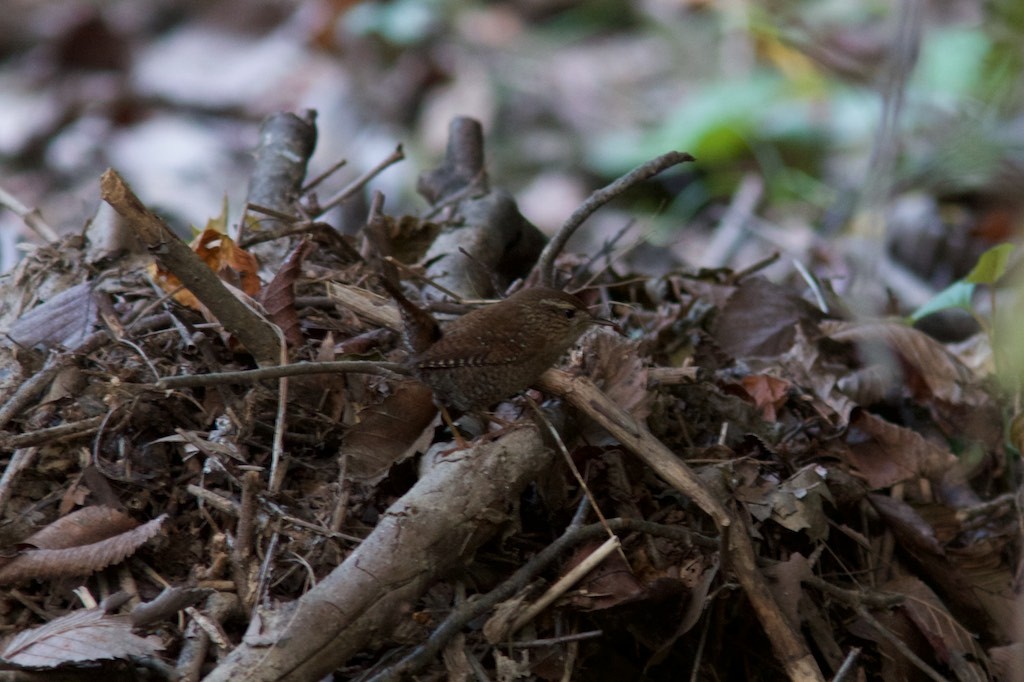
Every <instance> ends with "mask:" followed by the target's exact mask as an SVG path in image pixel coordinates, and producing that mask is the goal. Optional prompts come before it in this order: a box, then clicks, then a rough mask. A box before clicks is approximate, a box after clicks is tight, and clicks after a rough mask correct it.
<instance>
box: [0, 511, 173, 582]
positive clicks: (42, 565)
mask: <svg viewBox="0 0 1024 682" xmlns="http://www.w3.org/2000/svg"><path fill="white" fill-rule="evenodd" d="M72 517H74V518H72ZM166 518H167V515H166V514H162V515H160V516H159V517H157V518H156V519H153V520H152V521H150V522H148V523H146V524H143V525H141V526H138V527H136V526H137V525H138V524H137V523H136V522H135V521H134V520H132V519H131V518H130V517H128V516H127V515H126V514H123V513H121V512H118V511H116V510H112V509H109V508H104V507H87V508H86V509H84V510H81V511H80V512H75V513H74V514H69V515H68V516H65V517H64V518H63V519H60V520H58V521H57V522H55V523H53V524H51V525H50V526H48V527H47V528H44V529H43V530H42V531H40V532H39V533H36V534H35V535H33V536H32V537H30V538H28V540H26V541H25V544H28V545H32V546H34V547H37V548H38V549H24V550H22V551H21V552H20V553H19V554H18V555H17V556H16V557H15V558H14V559H13V560H11V561H10V562H9V563H7V564H6V565H4V566H3V567H2V568H0V584H10V583H16V582H22V581H26V580H33V579H35V580H48V579H52V578H59V577H64V576H77V575H86V574H89V573H93V572H95V571H98V570H101V569H103V568H106V567H107V566H109V565H111V564H114V563H117V562H119V561H122V560H123V559H124V558H125V557H127V556H129V555H131V554H133V553H134V552H135V551H136V550H137V549H138V548H139V547H141V546H142V545H143V544H145V543H146V542H147V541H149V540H150V539H151V538H153V537H154V536H155V535H156V534H157V533H159V532H160V526H161V525H162V524H163V522H164V521H165V520H166Z"/></svg>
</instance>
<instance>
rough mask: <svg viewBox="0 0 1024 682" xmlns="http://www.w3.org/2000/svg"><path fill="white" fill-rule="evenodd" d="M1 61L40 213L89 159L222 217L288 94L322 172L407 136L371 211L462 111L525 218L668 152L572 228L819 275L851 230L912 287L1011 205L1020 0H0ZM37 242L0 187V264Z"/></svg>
mask: <svg viewBox="0 0 1024 682" xmlns="http://www.w3.org/2000/svg"><path fill="white" fill-rule="evenodd" d="M0 59H2V62H0V160H2V163H0V188H2V189H3V190H5V191H6V192H7V193H8V194H10V195H11V196H13V197H15V198H17V199H18V200H19V201H20V202H21V203H23V204H24V205H26V206H27V207H34V208H38V209H39V210H40V211H41V213H42V215H43V216H44V218H45V219H46V220H47V222H48V223H49V224H51V225H53V226H54V227H55V229H57V231H59V232H61V233H70V232H78V231H81V230H82V228H83V226H84V225H85V223H86V221H87V220H88V219H89V218H90V217H91V216H92V215H93V214H94V213H95V211H96V209H97V206H98V203H99V200H98V178H99V175H100V173H101V172H102V171H103V170H104V169H105V168H106V167H108V166H112V167H114V168H116V169H117V170H118V171H119V172H121V173H122V174H123V175H124V176H125V178H126V179H127V180H128V181H129V182H130V183H131V184H132V185H133V187H134V188H135V190H136V191H137V192H138V194H139V195H140V196H141V198H142V199H143V200H144V201H146V202H147V203H148V204H149V205H150V206H152V207H154V208H156V209H157V210H158V211H159V212H161V214H162V215H164V216H165V217H166V218H167V219H168V220H169V221H170V222H172V223H173V224H174V225H175V226H176V227H178V228H180V229H182V230H187V228H188V226H189V225H203V224H205V222H206V220H207V219H208V218H210V217H212V216H215V215H217V214H218V213H220V210H221V205H222V202H223V200H224V198H225V197H226V198H227V200H228V202H229V206H230V211H231V215H232V216H233V218H234V219H235V220H237V217H238V215H239V214H240V213H241V209H242V206H241V204H242V201H243V200H244V196H245V190H246V182H247V174H248V172H249V169H250V168H251V163H252V155H251V152H252V150H253V148H254V147H255V145H256V143H257V132H258V128H259V122H260V120H261V119H262V118H263V117H264V116H265V115H267V114H269V113H271V112H275V111H278V110H302V109H315V110H316V111H317V112H318V119H317V120H318V125H319V134H320V137H319V143H318V147H317V151H316V154H315V156H314V160H313V164H312V167H311V169H310V172H311V175H315V174H316V173H318V172H320V171H322V170H324V169H326V168H328V167H330V166H331V165H332V164H334V163H336V162H337V161H339V160H341V159H346V160H347V161H348V163H347V165H346V166H345V167H344V168H343V169H342V170H341V171H340V173H339V174H338V177H337V184H339V185H340V184H342V183H344V182H346V181H347V180H349V179H351V178H352V177H355V176H356V175H358V174H359V173H360V172H362V171H364V170H366V169H368V168H369V167H371V166H373V165H374V164H376V163H377V162H378V161H380V160H381V159H382V158H384V157H385V156H386V155H387V154H388V153H389V152H390V151H391V150H392V149H393V148H394V147H395V145H396V144H398V143H401V144H403V145H404V147H405V150H406V152H407V155H408V160H407V161H406V162H405V163H402V164H399V165H397V166H395V167H392V168H390V169H388V170H387V171H386V172H385V173H384V174H383V175H381V176H380V177H379V178H378V179H377V180H375V182H374V183H373V187H374V188H379V189H382V190H383V191H384V192H385V194H386V195H387V197H388V206H387V208H388V212H390V213H395V214H398V213H416V212H420V211H423V210H424V209H425V207H426V204H425V202H423V201H422V200H421V199H420V198H419V197H417V196H416V195H415V193H414V189H413V188H414V187H415V178H416V175H417V174H418V173H419V172H420V171H421V170H423V169H426V168H429V167H432V166H433V165H435V164H436V163H437V162H438V161H439V159H440V157H441V155H442V154H443V149H444V143H445V138H446V130H447V126H448V123H449V121H450V120H451V118H452V117H453V116H456V115H468V116H472V117H475V118H477V119H479V120H480V121H481V122H482V123H483V125H484V128H485V130H486V134H487V145H488V146H487V151H488V158H489V170H490V173H491V176H492V180H493V182H494V184H497V185H503V186H505V187H507V188H508V189H509V190H511V191H512V192H513V193H514V194H515V195H516V197H517V198H518V199H519V200H520V203H521V209H522V211H523V213H524V214H525V215H526V216H527V217H529V218H530V219H531V220H533V221H534V222H535V223H537V224H538V225H539V226H541V227H542V228H543V229H545V230H546V231H548V232H551V231H553V230H555V229H557V227H558V226H559V225H560V224H561V223H562V222H563V221H564V220H565V219H566V218H567V217H568V216H569V214H570V213H571V212H572V210H573V209H574V208H575V207H576V206H577V205H578V204H579V203H580V202H581V201H582V200H583V199H584V198H585V197H586V196H587V195H588V194H589V193H590V192H591V191H592V190H594V189H596V188H598V187H600V186H602V185H604V184H607V183H608V182H610V181H611V180H613V179H614V178H615V177H617V176H618V175H620V174H622V173H624V172H625V171H627V170H629V169H630V168H632V167H633V166H635V165H637V164H639V163H641V162H643V161H645V160H647V159H649V158H651V157H653V156H655V155H657V154H660V153H662V152H665V151H667V150H669V149H677V150H682V151H688V152H691V153H692V154H693V155H694V156H696V157H697V159H698V162H697V163H696V164H690V165H689V166H688V167H685V168H683V169H681V170H676V171H673V172H672V173H669V174H666V176H665V177H663V178H659V179H658V180H657V181H656V182H652V183H648V185H647V186H645V187H644V188H638V189H636V190H634V191H632V192H630V193H629V194H628V195H627V196H625V197H622V198H621V199H620V200H617V201H616V202H615V203H614V204H612V205H611V206H610V207H608V208H605V209H603V210H602V211H601V212H599V213H598V214H597V215H596V216H594V217H593V218H591V220H590V221H589V222H588V223H587V225H586V227H585V228H584V229H583V230H582V231H581V234H580V236H579V241H577V243H575V244H574V248H576V249H577V250H586V251H590V250H594V249H596V248H599V247H600V246H601V245H602V244H605V243H607V242H608V241H609V240H612V239H613V238H615V237H616V235H620V236H619V238H618V241H617V242H616V243H617V249H618V250H619V251H618V253H619V255H620V257H621V258H622V259H624V260H623V262H625V263H628V267H629V269H631V270H633V271H637V272H647V273H660V272H664V271H665V269H666V268H667V267H674V266H676V265H678V264H686V265H691V266H700V267H708V268H715V267H724V266H728V267H733V268H743V267H747V266H749V265H751V264H753V263H756V262H758V261H761V260H763V259H764V258H766V257H768V256H769V255H771V254H774V253H778V254H779V255H780V259H779V261H778V262H777V263H776V265H775V266H773V267H775V268H776V269H777V273H792V272H793V263H794V262H799V263H800V264H801V265H804V266H806V268H807V269H809V270H810V271H812V272H815V273H818V274H820V275H821V276H824V277H828V278H831V279H833V280H834V281H835V282H838V283H840V285H841V283H843V282H844V281H847V279H844V278H848V276H849V272H850V263H851V262H852V261H855V260H856V259H857V258H858V257H860V258H861V259H862V260H863V259H864V258H865V256H864V254H865V253H866V254H868V255H867V257H866V258H867V260H868V261H869V262H870V264H871V267H870V268H869V270H871V271H872V272H873V273H874V274H878V273H879V272H880V273H881V274H880V277H881V279H882V280H883V281H884V282H885V283H886V285H887V286H889V288H890V290H893V289H894V290H896V292H897V294H896V297H897V298H899V299H900V300H899V301H897V303H898V305H899V306H903V307H908V306H910V307H912V306H915V305H920V304H921V303H922V302H924V301H925V300H927V299H928V297H930V296H931V295H933V294H934V293H935V292H936V291H938V290H940V289H942V288H943V287H944V286H946V285H947V284H948V283H949V282H950V281H952V280H954V279H956V278H957V277H961V276H963V275H964V274H965V273H966V272H968V271H969V270H970V268H971V267H972V266H973V265H974V263H975V262H976V260H977V257H978V255H979V254H980V253H981V252H982V251H984V250H985V249H986V248H988V247H990V246H992V245H994V244H997V243H1000V242H1003V241H1006V240H1008V239H1011V238H1013V237H1014V235H1015V234H1016V233H1017V232H1018V230H1019V228H1020V226H1021V222H1022V206H1024V191H1022V188H1024V183H1022V180H1024V106H1022V104H1024V101H1022V100H1024V92H1022V91H1024V78H1022V70H1024V3H1021V2H1020V1H1019V0H991V1H988V2H982V1H981V0H933V1H931V2H926V1H925V0H899V1H895V2H881V1H871V0H857V1H851V0H816V1H814V2H811V1H799V0H769V1H767V2H764V1H759V2H747V1H745V0H723V1H721V2H711V1H701V0H643V1H638V2H617V1H614V0H594V1H592V2H569V1H567V0H512V1H508V2H465V1H461V0H460V1H456V0H396V1H393V2H351V1H348V0H319V1H311V2H276V3H275V2H247V1H243V0H225V1H222V2H216V3H210V2H200V1H198V0H197V1H193V2H187V1H181V0H174V1H171V0H152V1H150V2H146V3H138V2H134V1H132V0H110V1H106V2H101V1H99V0H94V1H91V2H88V1H85V0H67V1H64V2H60V3H55V2H51V3H40V2H36V1H31V0H7V1H6V2H5V3H4V12H3V13H2V15H0ZM328 184H330V183H328ZM324 193H325V194H327V193H328V190H326V189H325V190H324ZM360 211H361V208H360V207H359V206H358V205H354V206H351V207H350V208H349V214H348V215H347V216H346V215H344V214H339V215H336V216H334V217H333V218H332V222H334V223H335V224H337V225H340V224H342V223H344V222H345V221H346V220H348V221H352V220H355V221H358V220H360V219H361V218H362V216H363V215H365V213H362V214H360ZM621 233H624V236H622V234H621ZM38 241H39V237H38V236H36V235H35V234H33V233H32V232H31V230H29V229H28V228H26V227H25V225H24V224H23V221H22V220H21V219H20V218H19V217H18V216H17V215H15V213H14V212H12V211H10V210H0V267H2V269H3V270H4V271H6V270H7V269H9V268H10V267H11V266H12V265H13V264H14V263H16V262H17V259H18V258H19V255H20V253H21V252H23V251H24V249H25V248H30V246H31V244H33V243H38ZM865 243H866V244H868V245H869V246H868V247H867V250H866V251H862V250H861V248H862V245H863V244H865ZM844 244H845V245H846V246H843V245H844ZM850 245H861V246H850ZM858 253H859V254H860V256H858V255H857V254H858ZM883 265H884V267H883Z"/></svg>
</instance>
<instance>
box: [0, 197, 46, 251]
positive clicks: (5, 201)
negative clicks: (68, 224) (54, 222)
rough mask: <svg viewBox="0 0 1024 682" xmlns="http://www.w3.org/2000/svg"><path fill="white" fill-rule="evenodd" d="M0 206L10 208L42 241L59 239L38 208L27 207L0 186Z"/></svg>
mask: <svg viewBox="0 0 1024 682" xmlns="http://www.w3.org/2000/svg"><path fill="white" fill-rule="evenodd" d="M0 206H6V207H7V208H9V209H11V211H12V212H13V213H14V214H15V215H16V216H18V217H19V218H21V222H23V223H25V225H27V226H28V227H29V228H30V229H31V230H32V231H33V232H35V233H36V234H37V235H39V236H40V237H41V238H42V239H43V240H44V241H46V242H56V241H59V240H60V235H59V234H57V231H56V230H54V229H53V228H52V227H50V225H49V223H47V222H46V221H45V220H43V214H42V213H40V212H39V209H38V208H29V207H28V206H26V205H25V204H23V203H21V202H20V201H18V199H17V197H15V196H14V195H12V194H10V193H9V192H7V190H5V189H4V188H3V187H0Z"/></svg>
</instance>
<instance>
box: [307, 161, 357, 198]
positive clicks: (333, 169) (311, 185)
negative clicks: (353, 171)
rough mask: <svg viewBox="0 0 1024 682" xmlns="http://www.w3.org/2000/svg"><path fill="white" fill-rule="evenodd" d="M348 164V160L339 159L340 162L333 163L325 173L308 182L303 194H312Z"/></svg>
mask: <svg viewBox="0 0 1024 682" xmlns="http://www.w3.org/2000/svg"><path fill="white" fill-rule="evenodd" d="M346 163H348V159H339V160H338V161H335V162H334V163H332V164H331V167H330V168H328V169H327V170H325V171H324V172H323V173H321V174H320V175H318V176H316V177H315V178H313V179H312V180H310V181H309V182H307V183H306V185H305V186H304V187H303V188H302V193H303V194H306V193H308V192H311V191H312V190H313V189H315V188H316V186H317V185H319V184H320V183H321V182H323V181H324V180H326V179H327V178H329V177H331V176H332V175H334V174H335V173H337V172H338V171H339V170H340V169H341V167H342V166H344V165H345V164H346Z"/></svg>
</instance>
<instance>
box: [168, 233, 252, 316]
mask: <svg viewBox="0 0 1024 682" xmlns="http://www.w3.org/2000/svg"><path fill="white" fill-rule="evenodd" d="M189 246H191V247H192V250H193V251H195V252H196V255H198V256H199V257H200V258H202V259H203V262H205V263H206V264H207V265H208V266H209V267H210V269H211V270H213V271H214V272H216V273H217V276H218V277H220V278H221V279H222V280H224V281H225V282H227V283H228V284H230V285H232V286H233V287H235V288H236V289H240V290H241V291H244V292H245V293H246V294H248V295H249V296H255V295H256V294H257V293H259V290H260V278H259V275H258V274H257V272H258V271H259V265H258V264H257V263H256V258H255V257H254V256H253V255H252V254H251V253H249V252H248V251H246V250H245V249H243V248H241V247H240V246H238V245H237V244H236V243H235V241H234V240H233V239H232V238H231V237H229V236H227V235H226V234H224V233H223V232H219V231H218V230H215V229H210V228H207V229H205V230H203V231H202V233H200V235H199V236H198V237H196V238H195V239H193V240H192V243H191V244H190V245H189ZM149 274H150V276H151V277H152V278H153V281H155V282H156V283H157V284H159V285H160V287H161V288H162V289H163V290H164V291H166V292H167V293H171V292H175V293H174V300H175V301H177V302H178V303H180V304H181V305H183V306H187V307H189V308H192V309H193V310H198V311H200V312H202V311H203V310H204V309H205V307H204V306H203V304H202V303H200V302H199V299H197V298H196V297H195V296H194V295H193V294H192V292H191V291H189V290H188V289H184V288H182V283H181V280H179V279H178V278H177V277H176V276H175V275H174V274H173V273H171V272H170V271H168V270H165V269H164V268H162V267H161V266H160V265H159V264H158V263H152V264H151V265H150V266H149Z"/></svg>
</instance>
